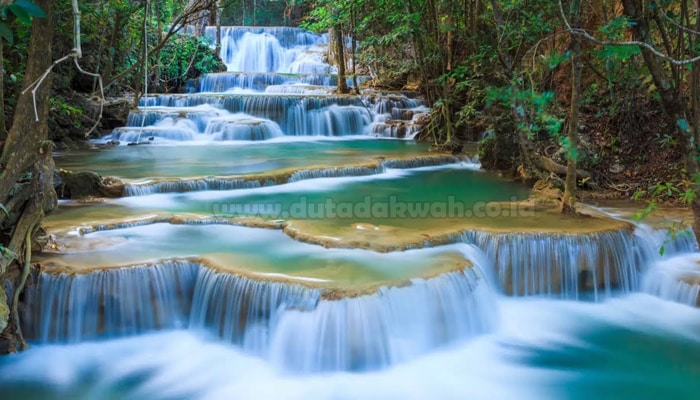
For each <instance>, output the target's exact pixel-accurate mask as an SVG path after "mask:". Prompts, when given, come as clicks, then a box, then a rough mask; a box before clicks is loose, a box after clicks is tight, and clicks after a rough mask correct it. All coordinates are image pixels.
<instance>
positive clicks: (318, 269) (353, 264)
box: [36, 223, 467, 284]
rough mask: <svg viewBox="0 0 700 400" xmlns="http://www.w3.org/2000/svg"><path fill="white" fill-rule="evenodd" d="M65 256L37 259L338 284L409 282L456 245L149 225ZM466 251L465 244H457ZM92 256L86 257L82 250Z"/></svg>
mask: <svg viewBox="0 0 700 400" xmlns="http://www.w3.org/2000/svg"><path fill="white" fill-rule="evenodd" d="M63 244H64V246H66V247H64V248H63V249H62V253H58V254H47V255H44V256H43V257H39V258H37V259H36V260H37V261H41V262H44V263H47V262H58V263H59V264H60V265H63V266H67V267H70V268H71V269H72V270H83V269H84V270H90V269H94V268H98V267H112V266H119V265H128V264H138V263H143V262H148V261H157V260H161V259H171V258H185V257H206V258H207V259H209V260H210V261H212V262H213V263H214V264H215V265H217V266H218V267H221V269H223V270H226V269H232V270H239V271H249V272H252V273H267V274H270V273H272V274H285V275H292V276H296V277H303V278H308V279H313V280H322V281H329V282H335V283H342V284H362V283H369V282H377V281H385V280H394V279H406V278H411V277H414V276H422V275H426V274H429V273H431V272H432V271H434V270H439V269H441V268H442V269H443V270H444V269H446V268H449V267H451V266H452V267H454V266H455V265H457V264H459V265H461V266H464V265H466V264H467V263H466V262H465V261H464V256H463V255H462V253H461V252H460V246H457V245H455V246H445V247H441V248H439V249H423V250H414V251H411V252H410V253H408V254H410V257H409V258H408V259H407V258H406V256H407V255H408V254H401V253H389V254H382V253H375V252H372V251H366V250H346V249H324V248H321V247H319V246H314V245H310V244H306V243H301V242H298V241H295V240H292V239H291V238H289V237H288V236H286V235H285V234H283V233H282V232H280V231H276V230H268V229H254V228H244V227H238V226H229V225H171V224H164V223H158V224H152V225H146V226H137V227H131V228H125V229H117V230H108V231H100V232H95V233H90V234H87V235H85V236H82V237H77V238H74V239H73V240H64V241H63ZM462 246H464V245H462ZM86 250H89V251H86Z"/></svg>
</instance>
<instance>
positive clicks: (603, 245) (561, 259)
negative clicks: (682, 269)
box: [461, 226, 697, 300]
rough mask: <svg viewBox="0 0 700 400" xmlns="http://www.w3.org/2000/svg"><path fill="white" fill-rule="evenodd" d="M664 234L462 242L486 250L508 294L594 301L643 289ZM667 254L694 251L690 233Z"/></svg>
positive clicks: (473, 236)
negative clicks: (589, 297) (644, 275)
mask: <svg viewBox="0 0 700 400" xmlns="http://www.w3.org/2000/svg"><path fill="white" fill-rule="evenodd" d="M665 238H666V234H665V232H664V231H656V230H653V229H651V228H648V227H643V226H641V227H637V228H636V229H634V230H632V229H630V230H624V229H623V230H613V231H609V232H597V233H591V234H565V233H504V234H498V233H489V232H480V231H467V232H465V233H463V234H462V237H461V241H463V242H465V243H469V244H473V245H475V246H477V247H478V248H480V249H482V250H483V251H484V252H485V253H486V255H487V257H488V258H489V260H490V261H491V263H492V265H493V271H494V276H493V278H492V279H493V280H494V281H495V282H496V283H497V284H499V285H500V286H501V288H502V289H503V291H504V292H505V293H507V294H511V295H517V296H530V295H545V296H552V297H561V298H575V299H578V298H580V297H581V296H583V295H584V294H585V293H590V294H591V295H592V296H593V299H594V300H600V299H603V298H606V297H609V296H610V295H611V294H612V293H613V291H621V292H623V293H629V292H632V291H635V290H638V289H639V287H640V283H641V275H642V273H643V272H644V271H645V270H646V269H647V268H648V265H649V264H650V263H652V262H654V261H655V260H656V259H657V258H658V253H659V247H660V246H661V245H662V244H663V243H664V240H665ZM666 247H667V248H666V252H667V253H669V254H672V253H675V252H683V251H692V250H694V249H696V247H697V245H696V243H695V239H694V237H693V236H692V233H691V234H688V235H679V236H677V237H676V239H675V240H673V241H672V242H669V243H666Z"/></svg>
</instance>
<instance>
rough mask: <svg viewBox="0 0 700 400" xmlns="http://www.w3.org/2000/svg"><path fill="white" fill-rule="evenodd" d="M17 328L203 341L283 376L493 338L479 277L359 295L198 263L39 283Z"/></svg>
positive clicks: (64, 335)
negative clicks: (173, 334) (196, 335)
mask: <svg viewBox="0 0 700 400" xmlns="http://www.w3.org/2000/svg"><path fill="white" fill-rule="evenodd" d="M30 289H31V290H30V291H28V292H27V308H26V311H25V315H24V317H23V321H24V322H25V332H27V333H28V337H29V338H30V339H31V340H33V341H36V342H39V343H55V342H79V341H84V340H90V339H96V338H105V337H119V336H130V335H135V334H141V333H144V332H148V331H152V330H159V329H168V328H187V329H194V330H204V331H206V332H210V333H213V334H215V335H216V336H218V337H220V338H221V339H222V340H224V341H226V342H230V343H234V344H236V345H237V346H239V347H241V348H242V349H243V350H244V351H246V352H248V353H251V354H254V355H258V356H261V357H263V358H267V359H269V360H271V361H273V362H274V363H275V364H276V365H278V366H280V367H282V368H285V369H288V370H290V371H298V372H311V371H341V370H348V371H351V370H365V369H377V368H382V367H386V366H389V365H393V364H395V363H397V362H400V361H403V360H406V359H409V358H412V357H416V356H417V355H420V354H424V353H426V352H428V351H429V350H431V349H434V348H436V347H439V346H441V345H444V344H447V343H450V342H454V341H455V340H459V339H464V338H469V337H472V336H474V335H478V334H481V333H484V332H488V331H490V330H492V328H493V327H494V326H495V321H496V315H497V312H496V310H495V299H494V297H493V293H492V291H491V289H490V287H489V285H488V283H487V281H486V279H484V275H483V274H482V272H481V270H480V269H479V268H477V267H474V268H472V267H469V266H463V267H461V268H459V269H455V270H452V271H445V272H444V273H441V274H435V275H434V276H428V277H426V278H415V279H411V280H407V281H400V282H397V283H393V284H392V283H387V284H386V285H381V286H380V285H375V286H371V285H370V286H369V287H366V288H363V287H357V288H355V287H350V288H335V287H326V286H321V285H319V284H318V283H315V282H314V281H307V280H295V279H293V278H289V279H287V278H280V277H273V276H266V275H247V273H246V274H244V273H241V272H236V271H235V270H230V269H226V270H220V269H218V268H217V267H214V266H212V265H210V264H209V263H208V262H206V261H202V260H199V259H181V260H174V261H163V262H158V263H155V264H151V265H138V266H133V267H123V268H110V269H104V270H97V271H92V272H87V273H84V274H79V273H78V274H67V273H56V274H53V273H45V272H42V273H40V274H39V277H38V282H37V284H36V285H35V286H33V287H31V288H30Z"/></svg>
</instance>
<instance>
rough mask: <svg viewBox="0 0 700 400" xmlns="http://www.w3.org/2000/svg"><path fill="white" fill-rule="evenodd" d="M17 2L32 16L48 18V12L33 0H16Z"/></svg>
mask: <svg viewBox="0 0 700 400" xmlns="http://www.w3.org/2000/svg"><path fill="white" fill-rule="evenodd" d="M15 4H17V5H18V6H20V7H22V8H23V9H24V11H26V12H27V14H29V15H30V16H32V17H38V18H46V13H45V12H44V10H42V9H41V7H39V6H38V5H37V4H36V3H34V2H33V1H32V0H16V1H15Z"/></svg>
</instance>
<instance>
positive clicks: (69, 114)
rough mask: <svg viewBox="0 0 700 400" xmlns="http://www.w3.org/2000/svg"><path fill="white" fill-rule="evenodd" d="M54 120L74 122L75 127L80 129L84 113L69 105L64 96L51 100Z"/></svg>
mask: <svg viewBox="0 0 700 400" xmlns="http://www.w3.org/2000/svg"><path fill="white" fill-rule="evenodd" d="M49 106H50V110H51V115H52V118H61V119H63V120H64V121H72V123H73V126H74V127H76V128H80V127H81V125H82V117H83V114H84V111H83V110H82V109H81V108H78V107H75V106H73V105H71V104H70V103H68V101H66V99H65V98H63V97H62V96H54V97H51V98H50V99H49Z"/></svg>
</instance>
